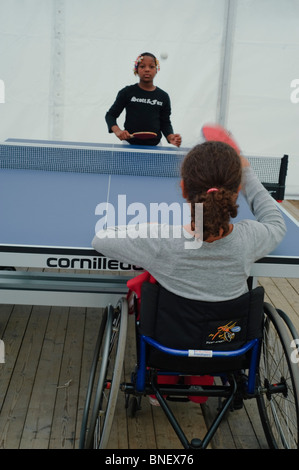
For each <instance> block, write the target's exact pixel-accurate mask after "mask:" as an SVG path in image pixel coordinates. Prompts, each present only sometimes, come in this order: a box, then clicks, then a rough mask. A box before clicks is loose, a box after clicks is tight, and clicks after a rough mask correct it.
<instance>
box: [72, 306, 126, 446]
mask: <svg viewBox="0 0 299 470" xmlns="http://www.w3.org/2000/svg"><path fill="white" fill-rule="evenodd" d="M127 322H128V306H127V301H126V299H121V300H120V302H119V303H118V305H117V307H116V308H114V307H112V306H111V305H109V306H108V307H107V308H106V314H105V315H104V317H103V320H102V324H101V327H100V331H99V335H98V341H97V344H96V348H95V353H94V360H93V363H92V368H91V373H90V379H89V384H88V390H87V397H86V404H85V409H84V416H83V420H82V427H81V435H80V448H81V449H82V448H83V449H92V448H95V449H104V448H105V447H106V446H107V443H108V440H109V436H110V431H111V427H112V423H113V418H114V412H115V407H116V402H117V397H118V392H119V386H120V380H121V374H122V368H123V361H124V354H125V346H126V334H127Z"/></svg>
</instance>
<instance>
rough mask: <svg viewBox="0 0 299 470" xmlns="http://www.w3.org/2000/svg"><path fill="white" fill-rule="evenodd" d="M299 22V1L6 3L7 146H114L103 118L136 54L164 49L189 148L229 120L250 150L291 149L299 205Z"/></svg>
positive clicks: (165, 70) (2, 6) (2, 34)
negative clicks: (24, 142)
mask: <svg viewBox="0 0 299 470" xmlns="http://www.w3.org/2000/svg"><path fill="white" fill-rule="evenodd" d="M298 26H299V0H185V2H183V3H182V1H181V0H147V1H146V2H145V1H144V2H142V1H140V0H114V1H113V2H105V1H104V0H84V1H83V0H0V57H1V60H0V83H1V84H2V85H3V87H2V90H3V92H2V95H3V94H4V92H5V96H4V99H3V100H2V101H1V99H0V141H3V140H5V139H7V138H10V137H16V138H28V139H49V140H68V141H76V142H80V141H89V142H115V141H116V138H115V136H113V135H109V134H108V132H107V127H106V123H105V120H104V116H105V113H106V111H107V109H108V108H109V107H110V106H111V104H112V103H113V101H114V99H115V97H116V94H117V92H118V91H119V90H120V89H121V88H123V87H124V86H125V85H128V84H131V83H135V82H136V77H135V76H134V75H133V71H132V69H133V64H134V60H135V58H136V57H137V55H138V54H139V53H141V52H144V51H150V52H153V53H154V54H156V55H157V57H158V58H159V59H160V54H161V52H164V51H165V52H167V53H168V59H167V60H160V64H161V71H160V72H159V73H158V75H157V77H156V81H155V83H156V84H157V85H158V86H160V87H161V88H163V89H164V90H166V91H167V92H168V93H169V95H170V97H171V101H172V122H173V126H174V130H175V132H180V133H181V134H182V137H183V146H184V147H190V146H192V145H194V144H195V143H197V142H198V141H199V139H200V129H201V126H202V124H203V123H205V122H215V121H218V122H221V123H222V124H224V125H225V126H226V127H228V128H229V129H230V130H231V131H232V132H233V134H234V135H235V136H236V138H237V140H238V142H239V144H240V145H241V147H242V149H243V151H244V153H245V154H247V155H265V156H268V155H270V156H282V155H283V154H289V156H290V157H289V158H290V162H289V172H288V177H287V189H286V197H287V198H299V178H298V175H299V136H298V129H299V103H296V100H293V101H294V102H292V101H291V93H292V92H294V91H295V92H296V90H294V89H292V88H291V82H292V81H293V80H294V79H296V78H299V73H298V70H297V58H298V56H299V27H298ZM4 86H5V87H4ZM297 87H298V88H299V85H297ZM0 91H1V87H0ZM297 96H298V97H299V92H298V94H297ZM119 122H120V124H121V123H122V122H123V117H122V118H121V119H120V120H119ZM163 145H167V143H166V141H165V140H163Z"/></svg>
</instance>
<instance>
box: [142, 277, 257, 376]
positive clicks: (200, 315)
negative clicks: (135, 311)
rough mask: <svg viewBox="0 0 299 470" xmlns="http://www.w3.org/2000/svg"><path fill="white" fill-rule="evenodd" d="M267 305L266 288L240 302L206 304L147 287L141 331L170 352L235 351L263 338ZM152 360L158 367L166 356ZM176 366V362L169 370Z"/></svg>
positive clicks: (154, 352) (159, 356)
mask: <svg viewBox="0 0 299 470" xmlns="http://www.w3.org/2000/svg"><path fill="white" fill-rule="evenodd" d="M263 302H264V289H263V287H257V288H255V289H253V290H250V291H248V292H247V293H245V294H243V295H242V296H241V297H239V298H237V299H233V300H228V301H222V302H205V301H198V300H191V299H186V298H184V297H180V296H178V295H176V294H173V293H171V292H169V291H167V290H166V289H164V288H163V287H162V286H160V285H158V284H150V283H144V285H143V286H142V294H141V308H140V324H139V331H140V334H143V335H146V336H150V337H152V338H153V339H155V340H156V341H158V342H159V343H161V344H163V345H164V346H167V347H169V348H174V349H196V350H198V349H200V350H213V351H217V350H218V351H227V350H234V349H238V348H240V347H242V346H243V345H244V344H245V343H246V342H247V341H249V340H251V339H254V338H261V337H262V331H263ZM149 356H150V357H151V362H154V363H155V366H156V367H157V364H158V363H160V364H161V358H163V357H164V356H165V355H164V354H162V353H158V352H157V351H152V352H151V353H150V355H149ZM187 360H189V359H187ZM191 360H193V359H191ZM195 360H196V361H197V359H195ZM207 361H209V359H208V360H207ZM173 362H174V360H173V358H172V360H171V361H167V365H166V366H167V367H169V365H168V364H172V363H173ZM185 362H186V361H183V362H182V364H184V363H185ZM201 362H203V363H205V362H206V360H203V361H201ZM162 363H163V364H164V363H165V361H162ZM164 366H165V365H164Z"/></svg>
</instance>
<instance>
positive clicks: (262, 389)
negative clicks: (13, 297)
mask: <svg viewBox="0 0 299 470" xmlns="http://www.w3.org/2000/svg"><path fill="white" fill-rule="evenodd" d="M127 317H128V303H127V300H126V299H125V298H122V299H120V301H119V303H118V305H117V306H116V307H115V308H114V307H113V306H111V305H109V306H107V308H106V310H105V313H104V315H103V320H102V324H101V327H100V331H99V335H98V340H97V344H96V348H95V353H94V359H93V364H92V368H91V372H90V378H89V383H88V387H87V397H86V403H85V408H84V412H83V420H82V427H81V435H80V442H79V447H80V448H81V449H84V448H85V449H86V448H98V449H103V448H106V446H107V443H108V440H109V435H110V430H111V426H112V422H113V417H114V411H115V406H116V402H117V397H118V394H119V391H120V390H121V391H122V392H124V393H125V395H126V406H127V407H128V411H129V414H130V415H131V417H133V416H134V415H135V413H136V411H137V410H138V409H139V408H140V401H141V398H142V396H146V395H156V398H157V400H158V402H159V404H160V406H161V409H162V410H163V412H164V413H165V415H166V417H167V419H168V421H169V422H170V424H171V426H172V427H173V429H174V431H175V432H176V434H177V436H178V439H179V441H180V442H181V445H182V447H183V448H185V449H205V448H207V446H208V445H209V444H210V442H211V439H212V438H213V436H214V434H215V433H216V431H217V429H218V427H219V425H220V424H221V422H222V420H223V418H224V416H225V415H226V414H227V412H228V411H229V410H230V409H233V408H234V401H235V399H236V397H237V396H239V397H240V396H241V398H242V400H243V399H252V398H255V399H256V401H257V406H258V411H259V414H260V419H261V422H262V426H263V429H264V432H265V436H266V439H267V442H268V445H269V448H275V449H280V448H281V449H289V448H298V447H299V436H298V433H299V431H298V423H299V369H298V364H297V363H296V362H298V361H292V355H293V354H294V353H298V350H296V351H294V349H292V345H291V343H292V340H295V339H297V338H298V334H297V332H296V329H295V327H294V325H293V324H292V322H291V320H290V319H289V317H288V316H287V315H286V314H285V313H284V312H282V311H281V310H276V309H275V308H274V307H273V306H271V305H270V304H268V303H266V302H264V327H263V338H262V339H261V340H259V339H253V340H251V341H250V342H248V343H247V344H246V345H245V346H243V347H242V348H240V349H238V350H233V351H217V352H216V351H215V352H213V353H212V355H213V357H228V358H229V357H231V356H234V357H236V356H239V355H243V354H244V353H245V352H247V353H248V352H250V355H251V357H250V366H249V369H248V375H246V377H245V378H244V375H240V374H239V371H237V372H229V373H225V374H223V373H221V374H212V375H214V376H215V377H216V376H218V375H219V376H220V377H223V375H225V380H226V383H225V384H223V385H214V384H213V385H211V386H209V385H200V386H198V385H196V386H194V385H193V386H192V385H182V384H178V385H169V384H158V383H157V377H158V376H159V374H162V375H165V371H158V370H157V369H155V368H148V367H147V365H146V347H147V345H151V346H154V347H155V348H157V349H159V350H161V351H163V352H165V353H167V354H170V355H173V356H188V355H190V351H188V350H174V349H170V348H166V347H165V346H163V345H161V344H159V343H157V342H156V341H155V340H153V339H152V338H150V337H148V336H145V335H139V337H138V339H137V356H138V362H137V366H136V369H135V371H133V372H132V380H131V382H129V383H121V373H122V367H123V361H124V354H125V342H126V332H127ZM296 347H297V345H296ZM195 354H200V353H195ZM204 354H206V351H205V352H204ZM170 373H171V372H170ZM176 374H177V373H176ZM178 375H186V374H178ZM227 381H228V383H229V385H227ZM165 396H167V397H172V399H173V398H174V399H180V398H181V397H189V396H205V397H219V399H220V398H222V399H223V402H222V406H221V407H220V409H219V410H218V413H217V415H216V417H215V419H214V421H213V423H212V424H211V426H210V428H209V429H208V431H207V433H206V435H205V436H204V437H203V438H201V439H200V438H195V439H192V440H191V442H189V441H188V439H187V437H186V435H185V433H184V432H183V430H182V428H181V426H180V425H179V423H178V422H177V420H176V418H175V416H174V414H173V412H172V410H171V408H170V406H169V405H168V399H166V398H165Z"/></svg>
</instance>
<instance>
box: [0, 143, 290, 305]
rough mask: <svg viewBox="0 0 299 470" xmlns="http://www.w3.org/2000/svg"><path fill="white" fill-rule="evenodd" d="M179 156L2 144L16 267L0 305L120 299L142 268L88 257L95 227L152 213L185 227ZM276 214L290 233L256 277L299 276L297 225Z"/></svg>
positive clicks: (5, 235)
mask: <svg viewBox="0 0 299 470" xmlns="http://www.w3.org/2000/svg"><path fill="white" fill-rule="evenodd" d="M186 152H187V149H177V148H171V147H135V146H130V145H125V144H114V145H111V144H96V143H74V142H49V141H33V140H19V139H8V140H7V141H5V142H3V143H1V144H0V217H1V227H0V266H13V267H16V271H6V270H2V271H0V303H13V304H16V303H20V304H26V303H27V304H32V305H34V304H38V305H45V304H46V305H69V306H72V305H75V306H93V307H98V306H102V305H107V303H108V302H107V301H111V302H114V301H115V299H116V298H117V299H118V298H119V296H120V294H124V293H126V292H127V288H126V281H127V279H129V278H130V277H132V272H135V271H138V270H141V269H142V267H139V266H133V265H129V264H127V263H122V262H120V261H119V260H113V259H108V258H106V257H105V256H103V255H101V254H100V253H98V252H96V251H94V250H93V249H92V247H91V241H92V239H93V237H94V234H95V231H96V228H97V227H98V226H99V224H103V223H104V222H103V221H104V219H105V222H107V223H108V224H109V225H110V223H112V224H116V225H117V224H127V223H133V222H134V220H135V219H136V215H138V216H140V214H141V213H143V216H145V217H149V216H150V217H151V219H150V220H147V221H151V222H158V221H161V217H162V216H164V217H165V216H166V217H170V219H169V222H170V223H171V222H172V220H171V217H174V215H173V212H172V208H173V207H175V209H176V214H178V213H179V216H180V217H181V220H180V221H179V223H186V218H185V217H186V213H185V211H184V204H185V203H184V201H183V199H182V196H181V193H180V187H179V168H180V164H181V161H182V159H183V158H184V156H185V154H186ZM249 159H250V158H249ZM254 164H256V162H254V160H252V165H253V166H254ZM239 203H240V209H239V216H238V217H239V218H250V217H253V216H252V214H251V212H250V210H249V208H248V206H247V205H246V202H245V201H244V200H243V199H242V197H240V200H239ZM152 207H154V208H155V210H156V211H155V212H153V211H152ZM281 210H282V209H281ZM163 211H164V215H163ZM165 211H166V212H165ZM153 213H154V214H155V217H156V218H157V220H153V218H152V217H153ZM283 215H284V218H285V221H286V224H287V229H288V230H287V235H286V237H285V238H284V240H283V241H282V243H281V244H280V245H279V246H278V247H277V249H276V250H275V251H274V252H273V253H271V254H270V255H269V256H267V257H266V258H264V259H262V260H259V261H258V262H257V263H255V265H254V266H253V269H252V273H251V275H252V276H253V277H258V276H266V277H270V276H271V277H299V244H298V235H299V224H298V222H296V221H295V220H294V219H293V218H292V217H291V216H290V215H289V214H287V213H286V212H283ZM106 219H107V220H106ZM158 219H159V220H158ZM138 220H139V219H138ZM139 221H140V220H139ZM175 222H177V219H176V221H175ZM25 268H30V269H29V271H28V270H25ZM116 274H118V275H116Z"/></svg>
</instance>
